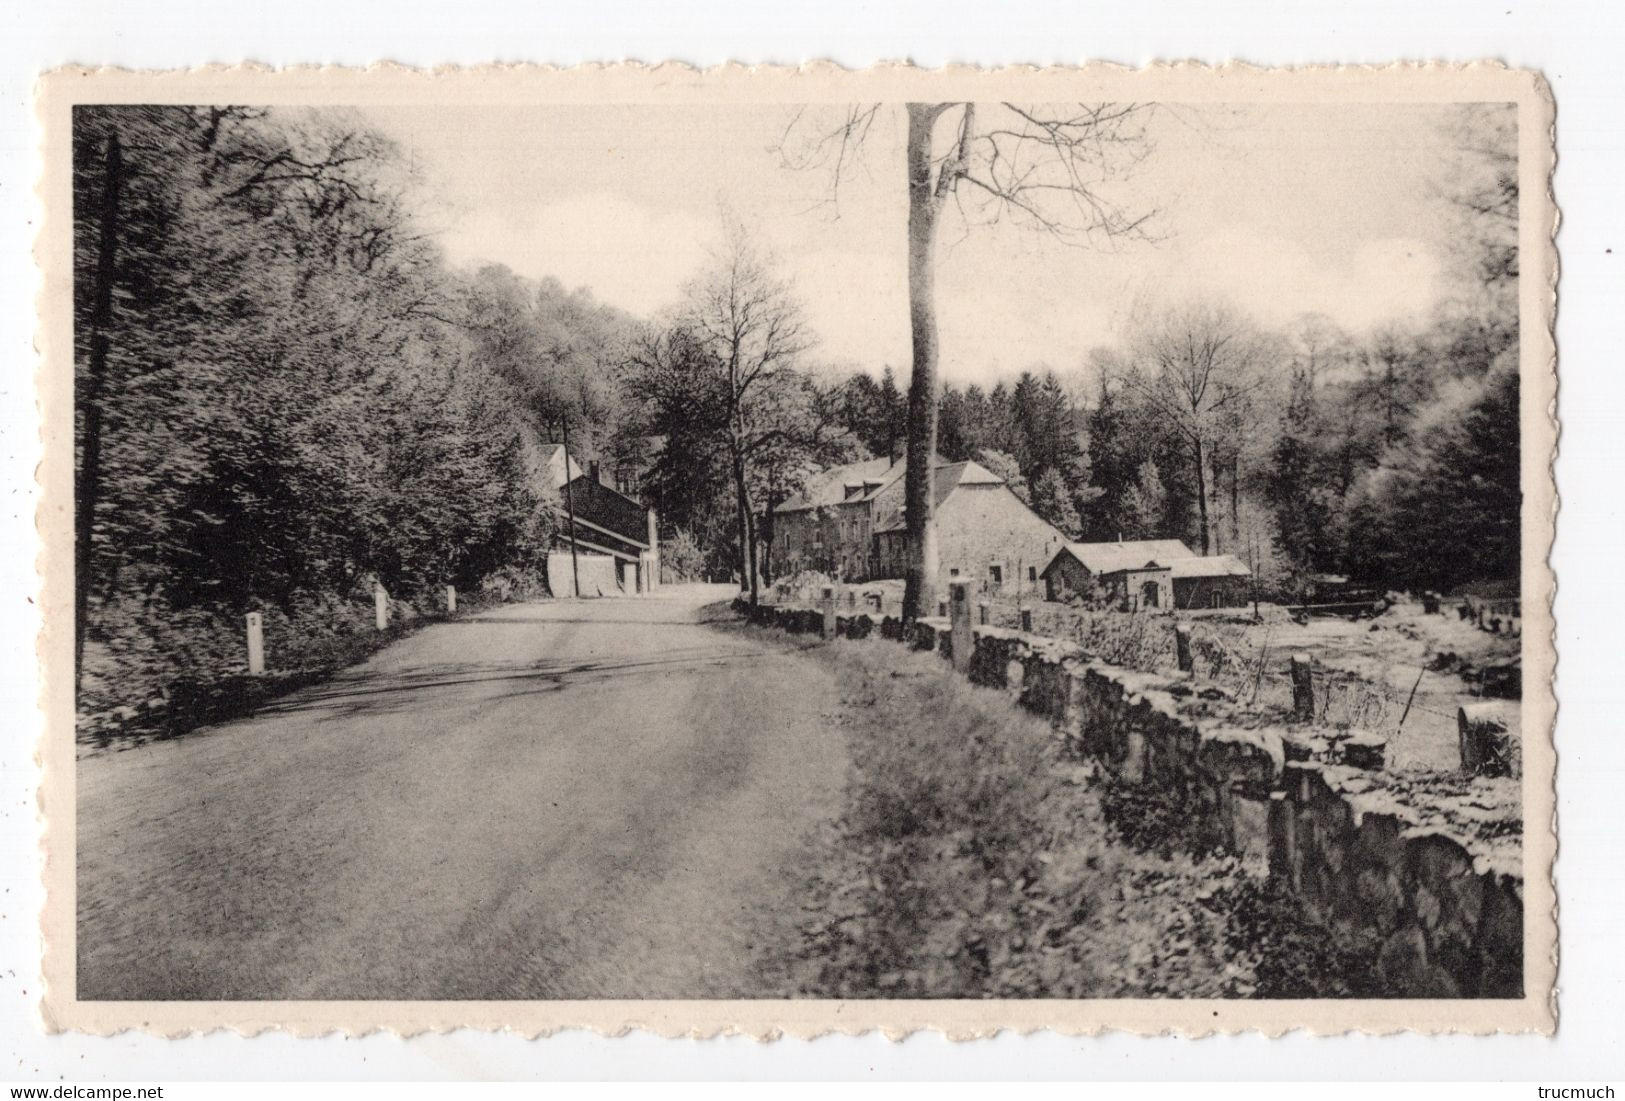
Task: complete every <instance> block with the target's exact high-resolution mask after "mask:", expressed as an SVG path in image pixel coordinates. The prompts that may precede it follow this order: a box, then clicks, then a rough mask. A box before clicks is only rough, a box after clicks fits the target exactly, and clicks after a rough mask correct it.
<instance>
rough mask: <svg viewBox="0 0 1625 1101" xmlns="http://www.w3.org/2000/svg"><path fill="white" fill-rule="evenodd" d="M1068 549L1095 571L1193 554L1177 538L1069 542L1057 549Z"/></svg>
mask: <svg viewBox="0 0 1625 1101" xmlns="http://www.w3.org/2000/svg"><path fill="white" fill-rule="evenodd" d="M1063 552H1064V553H1069V554H1071V555H1072V557H1073V558H1076V559H1077V560H1078V561H1079V562H1082V563H1083V565H1084V567H1085V568H1086V569H1087V570H1088V571H1089V572H1090V573H1095V574H1101V573H1116V572H1117V571H1119V570H1143V569H1158V568H1162V567H1166V566H1169V565H1171V564H1172V563H1173V562H1174V561H1175V560H1178V559H1184V558H1194V557H1195V555H1193V554H1192V553H1191V549H1190V548H1189V547H1187V546H1186V545H1185V544H1184V543H1181V542H1180V541H1179V540H1178V539H1133V540H1130V541H1128V542H1126V543H1068V544H1066V546H1064V547H1062V548H1061V550H1060V551H1058V552H1056V553H1058V554H1059V553H1063Z"/></svg>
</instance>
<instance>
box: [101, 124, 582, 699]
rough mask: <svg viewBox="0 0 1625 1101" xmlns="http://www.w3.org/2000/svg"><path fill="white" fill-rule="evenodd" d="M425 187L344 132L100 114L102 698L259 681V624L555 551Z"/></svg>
mask: <svg viewBox="0 0 1625 1101" xmlns="http://www.w3.org/2000/svg"><path fill="white" fill-rule="evenodd" d="M115 149H116V151H117V154H116V157H114V156H110V155H109V154H110V152H111V151H113V150H115ZM409 183H410V180H409V179H408V177H407V175H406V173H405V172H404V170H403V168H402V165H401V162H400V159H399V158H398V156H397V155H396V152H395V150H394V149H393V148H392V147H391V146H390V144H389V143H388V142H387V141H386V140H385V139H383V138H382V137H380V136H379V135H377V134H375V133H372V132H370V131H369V130H367V129H366V128H365V127H364V126H362V125H361V124H360V123H359V122H358V121H357V120H356V119H355V118H353V117H350V116H349V115H347V114H345V113H343V112H309V111H299V112H292V111H289V112H283V111H276V110H259V109H247V108H231V107H212V108H190V107H94V108H79V109H78V110H77V112H76V115H75V120H74V200H75V207H76V218H75V242H74V244H75V268H76V278H75V311H76V320H77V326H76V347H75V352H76V355H75V372H76V384H77V389H78V398H79V400H78V403H77V412H78V433H77V436H78V439H77V442H78V449H77V456H78V471H77V475H78V476H77V500H76V506H77V508H78V509H79V510H80V515H81V516H82V517H83V518H84V520H85V531H86V535H87V545H86V548H85V550H86V555H85V565H84V568H83V570H82V574H81V577H80V578H79V585H80V586H81V589H82V593H83V599H84V605H83V614H82V616H81V624H82V627H83V629H84V631H85V634H86V636H87V639H88V642H87V645H88V646H89V648H90V650H91V651H92V652H91V653H89V654H87V659H86V660H87V661H91V660H92V659H93V664H95V665H96V666H97V669H98V672H97V674H96V676H95V677H94V678H93V679H94V681H95V684H96V685H98V686H100V687H98V688H97V689H96V691H97V692H98V693H100V694H101V695H99V696H98V699H97V700H93V701H92V702H93V703H96V702H102V700H103V697H105V696H108V695H112V696H113V697H114V698H116V697H118V696H128V694H130V693H132V692H135V691H153V690H162V688H163V687H164V685H165V684H166V683H169V682H171V681H173V680H174V679H175V678H177V677H181V676H203V675H211V674H218V673H219V672H224V671H230V669H231V668H233V667H236V666H240V664H241V661H242V657H241V634H240V624H241V622H242V621H241V618H240V617H241V615H242V614H243V613H244V612H246V611H249V610H260V611H264V612H265V613H266V614H267V615H268V616H269V615H271V613H273V612H275V613H276V614H277V615H279V616H284V617H286V616H295V617H296V616H297V615H298V614H299V613H300V610H301V609H308V608H310V607H313V606H315V605H318V604H321V603H322V602H323V601H327V600H330V599H332V598H335V597H337V598H343V597H346V596H348V595H349V594H352V593H356V592H358V591H364V589H365V587H366V582H367V579H369V578H376V579H377V580H378V581H379V582H380V583H382V584H383V585H384V586H385V587H386V588H387V589H388V590H389V591H390V592H391V593H394V594H398V595H400V596H402V597H403V598H404V597H409V596H411V595H412V594H414V593H416V592H420V591H431V590H437V589H438V587H439V586H442V585H445V584H448V583H449V584H456V585H458V586H460V587H463V588H465V589H467V588H473V587H476V586H477V585H478V584H479V582H480V580H481V579H482V578H483V577H485V576H487V575H489V574H491V573H492V572H494V571H497V570H499V569H503V568H506V567H509V566H511V565H514V564H516V563H518V564H523V563H524V562H526V561H527V560H528V559H530V558H532V557H533V556H534V553H535V551H536V550H537V549H538V543H539V541H542V540H544V539H545V536H546V534H547V530H548V525H549V522H550V516H549V502H548V500H547V493H546V492H545V490H544V489H543V488H542V487H538V486H537V484H536V483H535V481H534V480H533V479H532V478H530V477H528V472H527V468H526V461H525V460H526V449H527V441H528V440H530V439H531V437H529V436H527V431H528V428H529V426H528V424H527V422H526V420H525V419H524V417H523V416H521V415H519V410H522V409H523V408H524V405H525V400H524V399H525V395H524V394H523V393H521V392H519V391H518V390H516V386H515V383H516V379H517V376H515V375H514V374H512V373H511V372H508V371H506V370H504V369H503V366H504V365H503V364H501V363H499V362H496V361H495V360H494V359H493V358H492V356H491V355H490V354H489V353H490V349H489V348H488V347H486V346H484V345H483V344H482V341H481V340H479V339H476V338H472V337H471V336H470V333H471V331H473V328H477V326H473V327H471V324H470V321H471V319H470V316H469V314H468V309H469V305H470V298H469V296H468V295H467V294H465V293H464V291H465V288H463V287H461V286H460V285H459V282H458V280H457V279H456V278H455V277H453V276H451V275H450V274H449V273H448V272H447V271H446V270H445V268H444V266H443V265H442V263H441V261H440V258H439V256H438V255H437V253H436V251H435V249H434V248H433V246H432V245H431V244H430V243H429V241H428V239H427V238H426V236H425V235H424V234H423V233H422V232H421V230H420V229H419V228H418V227H417V226H416V225H415V224H414V222H413V220H412V218H411V216H410V214H409V213H408V204H407V201H406V198H405V195H406V189H407V187H408V185H409ZM99 212H106V213H107V214H108V218H107V219H106V220H105V223H104V220H103V219H101V218H98V217H97V214H98V213H99ZM104 224H105V225H106V226H108V227H110V230H109V231H107V232H104V231H103V229H104ZM109 245H111V247H109ZM104 257H105V258H106V259H105V260H104ZM108 260H110V261H111V262H110V263H108V262H107V261H108ZM103 287H105V288H106V289H108V290H109V291H110V294H109V296H108V297H109V302H110V307H109V308H104V309H101V310H98V308H97V301H96V299H97V292H98V290H99V289H101V288H103ZM328 613H331V608H329V609H328ZM182 623H184V624H191V626H190V627H188V628H187V629H186V630H177V629H176V626H175V625H176V624H182ZM293 634H294V635H295V636H297V634H298V632H297V631H295V632H293ZM205 636H206V637H207V639H208V640H209V641H208V643H207V644H206V645H203V644H201V643H200V640H201V639H203V638H204V637H205ZM155 640H158V641H155ZM166 640H167V641H166ZM276 657H277V658H278V659H281V660H284V661H286V660H292V659H293V658H294V657H296V655H290V654H288V653H286V652H284V653H279V654H277V655H276Z"/></svg>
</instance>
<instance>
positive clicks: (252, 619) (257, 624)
mask: <svg viewBox="0 0 1625 1101" xmlns="http://www.w3.org/2000/svg"><path fill="white" fill-rule="evenodd" d="M244 618H245V619H247V620H248V672H249V675H250V676H255V677H261V676H264V675H265V625H264V621H263V620H261V618H260V613H258V612H249V613H248V615H247V616H245V617H244Z"/></svg>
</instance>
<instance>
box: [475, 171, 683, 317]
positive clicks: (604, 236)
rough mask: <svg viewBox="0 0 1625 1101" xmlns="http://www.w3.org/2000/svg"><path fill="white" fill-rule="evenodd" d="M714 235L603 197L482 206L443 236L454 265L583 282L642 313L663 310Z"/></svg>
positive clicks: (674, 215) (672, 213)
mask: <svg viewBox="0 0 1625 1101" xmlns="http://www.w3.org/2000/svg"><path fill="white" fill-rule="evenodd" d="M712 236H714V226H713V225H712V224H711V223H710V222H707V221H706V220H705V219H703V218H697V217H693V216H691V215H688V214H685V213H683V212H682V211H677V210H663V211H661V210H654V209H651V208H650V207H647V206H644V205H642V204H640V203H636V202H633V201H631V200H629V199H626V198H624V197H622V196H618V195H613V194H609V193H607V192H602V191H597V192H585V193H581V194H576V195H572V196H570V197H569V198H567V199H563V200H561V201H559V202H556V203H546V204H538V205H535V206H490V207H484V208H481V209H479V210H477V211H473V212H470V213H468V214H467V215H465V216H464V217H462V218H460V219H458V220H457V221H456V222H455V223H454V224H453V226H452V227H451V228H450V229H449V230H448V231H447V232H446V234H445V236H444V241H445V245H446V250H447V252H448V254H449V255H450V257H451V259H452V261H453V262H455V263H472V262H477V261H494V262H496V263H500V264H506V265H507V266H508V267H510V268H512V269H513V270H514V271H516V272H519V273H520V274H522V275H528V276H532V277H536V278H541V277H544V276H548V275H551V276H554V277H556V278H557V279H558V280H559V281H560V282H562V283H564V284H565V285H566V286H570V287H575V286H578V285H586V286H588V287H591V288H592V291H593V293H594V294H595V295H596V296H597V297H598V298H599V299H600V300H601V301H604V302H609V303H611V304H613V305H616V306H620V307H622V308H624V309H627V310H630V311H632V312H633V313H637V314H643V315H649V314H653V313H655V312H656V311H658V310H660V309H662V308H664V307H666V306H669V305H671V304H672V303H673V302H674V301H675V300H676V299H677V296H678V294H679V292H680V291H681V289H682V286H683V284H684V283H685V282H687V281H688V280H689V279H690V278H692V277H693V276H694V274H695V273H696V271H697V269H698V266H699V265H700V264H701V263H702V262H703V260H704V258H705V256H706V249H707V247H708V246H709V244H710V241H711V238H712Z"/></svg>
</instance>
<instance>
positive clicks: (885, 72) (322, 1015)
mask: <svg viewBox="0 0 1625 1101" xmlns="http://www.w3.org/2000/svg"><path fill="white" fill-rule="evenodd" d="M977 99H980V100H989V99H997V100H1029V101H1037V102H1053V101H1058V100H1097V101H1108V100H1121V99H1132V100H1139V101H1147V100H1164V101H1182V102H1210V103H1212V102H1233V103H1260V102H1299V103H1302V102H1313V101H1317V100H1320V101H1343V102H1368V103H1370V102H1393V103H1405V102H1412V103H1418V102H1419V103H1435V102H1440V103H1442V102H1471V101H1493V102H1515V103H1517V105H1518V124H1519V131H1518V132H1519V173H1520V178H1519V184H1520V190H1519V252H1520V267H1521V271H1522V275H1523V279H1522V282H1521V284H1520V299H1519V301H1520V319H1521V324H1520V347H1519V352H1520V361H1521V372H1522V376H1521V402H1522V407H1521V417H1522V424H1521V431H1522V450H1521V455H1522V459H1521V462H1522V482H1523V517H1522V529H1523V565H1522V574H1523V576H1522V585H1523V592H1522V596H1523V616H1524V619H1523V623H1524V633H1523V663H1524V689H1525V691H1524V698H1523V704H1522V707H1523V731H1524V777H1523V798H1524V806H1523V809H1524V854H1523V858H1524V907H1525V912H1524V988H1525V994H1524V997H1523V998H1521V999H1517V1000H1511V999H1508V1000H1467V999H1463V1000H1423V999H1409V1000H1392V1001H1388V1000H1381V1001H1378V1000H1371V1001H1365V1000H1350V1001H1338V1000H1303V1001H1228V1000H1226V1001H1217V1000H1160V999H1159V1000H1131V999H1125V1000H1088V1001H1068V1000H1007V1001H959V1000H942V1001H844V1002H841V1001H812V1000H782V1001H781V1000H774V1001H511V1002H434V1001H404V1002H384V1001H378V1002H134V1001H131V1002H83V1001H79V1000H78V999H77V998H76V997H75V994H74V978H75V958H76V956H75V950H76V945H75V921H74V917H75V876H74V869H75V848H74V845H75V836H76V835H75V775H74V760H75V747H74V738H73V721H74V709H73V630H72V623H73V369H72V362H73V332H72V323H73V309H72V206H71V196H72V187H71V183H72V179H71V171H70V152H71V143H70V120H71V112H72V108H73V106H74V105H75V104H84V103H187V104H193V103H248V104H279V105H280V104H312V105H317V104H319V105H328V106H336V105H367V104H374V105H382V104H389V105H408V104H425V105H428V104H451V103H456V104H460V105H479V104H493V105H494V104H502V105H509V106H511V105H516V104H526V103H537V104H541V103H572V102H573V103H662V104H678V103H687V104H705V103H722V102H751V101H754V102H763V103H773V102H782V103H802V102H838V103H839V102H872V101H893V102H896V101H907V100H933V101H935V100H956V101H957V100H977ZM37 106H38V112H39V118H40V121H41V125H42V128H43V138H42V142H41V149H42V151H43V163H42V165H41V173H40V180H41V182H40V187H39V198H40V202H41V208H42V222H41V226H42V228H41V232H40V236H39V239H38V243H37V245H36V249H35V253H36V259H37V261H38V264H39V267H40V269H41V274H42V290H41V295H40V298H39V331H38V346H39V350H40V358H39V361H38V362H37V363H36V364H35V368H36V372H37V374H36V383H37V388H38V394H39V408H40V413H41V442H42V462H41V465H40V467H39V474H38V478H39V481H40V484H41V486H42V489H43V496H42V503H41V505H40V508H39V511H38V516H37V519H38V530H39V534H40V540H41V546H40V550H39V558H38V570H39V573H40V580H41V590H42V592H41V606H42V609H43V614H44V627H43V629H42V631H41V634H40V638H39V644H38V650H39V661H40V674H41V683H42V685H43V688H42V693H41V697H40V706H41V709H42V711H43V714H44V720H45V734H44V739H43V741H42V743H41V745H40V747H39V751H38V753H37V759H38V760H39V762H40V764H41V766H42V769H43V777H42V782H41V785H40V789H39V813H40V822H41V831H42V834H43V841H42V855H43V857H44V879H45V887H46V897H47V900H46V905H45V910H44V912H43V914H42V917H41V934H42V940H43V944H44V975H45V984H46V988H45V992H44V996H43V998H42V1001H41V1013H42V1015H43V1018H44V1024H45V1027H46V1028H47V1029H49V1030H50V1031H53V1032H59V1031H66V1030H78V1031H84V1032H89V1033H96V1034H104V1035H105V1034H109V1033H113V1032H117V1031H121V1030H123V1029H130V1028H135V1029H142V1030H146V1031H150V1032H154V1033H159V1034H163V1035H171V1036H173V1035H182V1034H186V1033H191V1032H200V1031H210V1030H213V1029H217V1028H225V1029H232V1030H235V1031H238V1032H242V1033H249V1034H252V1033H256V1032H260V1031H263V1030H267V1029H284V1030H287V1031H289V1032H293V1033H297V1034H301V1035H313V1034H321V1033H327V1032H332V1031H335V1030H339V1031H344V1032H347V1033H350V1034H363V1033H367V1032H372V1031H376V1030H380V1029H389V1030H393V1031H396V1032H399V1033H402V1034H412V1033H418V1032H423V1031H449V1030H452V1029H457V1028H476V1029H493V1030H509V1031H512V1032H516V1033H520V1034H522V1035H525V1036H537V1035H544V1034H547V1033H551V1032H555V1031H558V1030H560V1029H566V1028H588V1029H595V1030H598V1031H600V1032H604V1033H610V1034H616V1033H622V1032H625V1031H628V1030H631V1029H644V1030H648V1031H652V1032H655V1033H658V1034H660V1035H663V1036H712V1035H717V1034H726V1033H744V1034H749V1035H753V1036H757V1037H760V1038H770V1037H775V1036H779V1035H792V1036H800V1037H811V1036H816V1035H819V1034H822V1033H826V1032H832V1031H833V1032H842V1033H859V1032H865V1031H870V1030H875V1029H878V1030H881V1031H883V1032H884V1033H886V1034H887V1035H889V1036H894V1037H900V1036H903V1035H906V1034H908V1033H910V1032H913V1031H916V1030H920V1029H938V1030H941V1031H943V1032H944V1033H946V1034H947V1035H949V1036H951V1037H955V1038H969V1037H979V1036H989V1035H993V1034H995V1033H997V1032H999V1031H1001V1030H1004V1029H1013V1030H1017V1031H1021V1032H1030V1031H1034V1030H1039V1029H1049V1030H1053V1031H1056V1032H1060V1033H1064V1034H1068V1035H1083V1034H1092V1033H1099V1032H1101V1031H1104V1030H1107V1029H1114V1030H1123V1031H1129V1032H1135V1033H1141V1034H1157V1033H1179V1034H1184V1035H1190V1036H1200V1035H1207V1034H1211V1033H1234V1032H1240V1031H1245V1030H1259V1031H1262V1032H1265V1033H1268V1034H1272V1035H1279V1034H1281V1033H1283V1032H1287V1031H1292V1030H1295V1029H1305V1030H1308V1031H1311V1032H1314V1033H1319V1034H1329V1033H1339V1032H1346V1031H1350V1030H1357V1031H1363V1032H1372V1033H1388V1032H1398V1031H1405V1030H1410V1031H1418V1032H1428V1033H1443V1032H1466V1033H1480V1034H1482V1033H1493V1032H1546V1033H1550V1032H1552V1031H1554V1030H1555V1027H1556V990H1555V982H1556V974H1557V911H1556V893H1555V888H1554V883H1553V877H1552V872H1553V863H1554V860H1555V857H1556V850H1557V835H1556V821H1555V812H1556V804H1555V788H1554V779H1555V767H1556V754H1555V751H1554V748H1553V742H1552V730H1553V724H1554V721H1555V718H1556V711H1557V704H1556V698H1555V695H1554V694H1553V692H1552V687H1551V686H1552V677H1553V673H1554V669H1555V664H1556V651H1555V645H1556V642H1555V634H1554V629H1553V621H1552V596H1553V592H1554V588H1555V578H1554V576H1553V574H1552V571H1551V569H1550V566H1549V562H1548V556H1549V552H1550V550H1551V544H1552V538H1553V532H1554V526H1555V519H1556V508H1557V493H1556V486H1555V483H1554V481H1553V476H1552V463H1553V460H1554V458H1555V449H1556V443H1557V422H1556V395H1557V377H1556V372H1555V366H1556V348H1555V342H1554V337H1553V329H1552V326H1553V321H1554V318H1555V309H1556V299H1555V292H1556V283H1557V251H1556V247H1555V244H1554V240H1553V237H1554V234H1555V232H1556V228H1557V208H1556V204H1555V200H1554V197H1553V195H1552V193H1551V186H1550V184H1551V172H1552V169H1553V166H1554V163H1555V152H1554V147H1553V134H1554V131H1553V116H1554V104H1553V101H1552V97H1551V93H1550V90H1549V88H1548V86H1547V84H1546V81H1545V80H1544V79H1543V78H1542V77H1541V76H1540V75H1539V74H1538V73H1532V72H1528V71H1519V70H1511V69H1507V68H1505V67H1503V66H1500V65H1496V64H1492V63H1478V64H1473V65H1423V64H1401V65H1394V66H1389V67H1385V68H1375V67H1355V66H1348V67H1341V66H1336V67H1333V66H1327V67H1316V68H1306V69H1262V68H1253V67H1249V66H1243V65H1226V66H1223V67H1217V68H1215V67H1209V66H1204V65H1199V64H1194V63H1189V64H1179V65H1158V66H1152V67H1149V68H1146V69H1140V70H1132V69H1126V68H1122V67H1118V66H1112V65H1104V64H1091V65H1088V66H1084V67H1080V68H1049V69H1035V68H1009V69H995V70H979V69H974V68H965V67H956V68H949V69H941V70H926V69H917V68H913V67H910V66H907V65H901V64H898V65H885V66H877V67H875V68H872V69H867V70H861V71H847V70H844V69H841V68H840V67H838V66H835V65H832V64H815V65H808V66H803V67H800V68H790V67H760V68H747V67H744V66H737V65H730V66H723V67H719V68H715V69H710V70H703V71H702V70H698V69H694V68H691V67H688V66H683V65H677V64H663V65H658V66H643V65H636V64H623V65H608V66H582V67H579V68H573V69H552V68H543V67H537V66H489V67H481V68H470V69H443V70H434V71H424V70H413V69H407V68H403V67H399V66H392V65H380V66H374V67H373V68H370V69H341V68H318V67H306V68H291V69H284V70H271V69H268V68H262V67H254V66H241V67H235V68H225V67H219V66H214V67H205V68H199V69H192V70H178V71H172V72H152V73H143V72H129V71H125V70H112V69H103V70H92V69H72V68H70V69H60V70H57V71H55V72H52V73H50V74H48V75H46V76H45V77H43V78H42V80H41V81H40V84H39V87H38V94H37Z"/></svg>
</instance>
